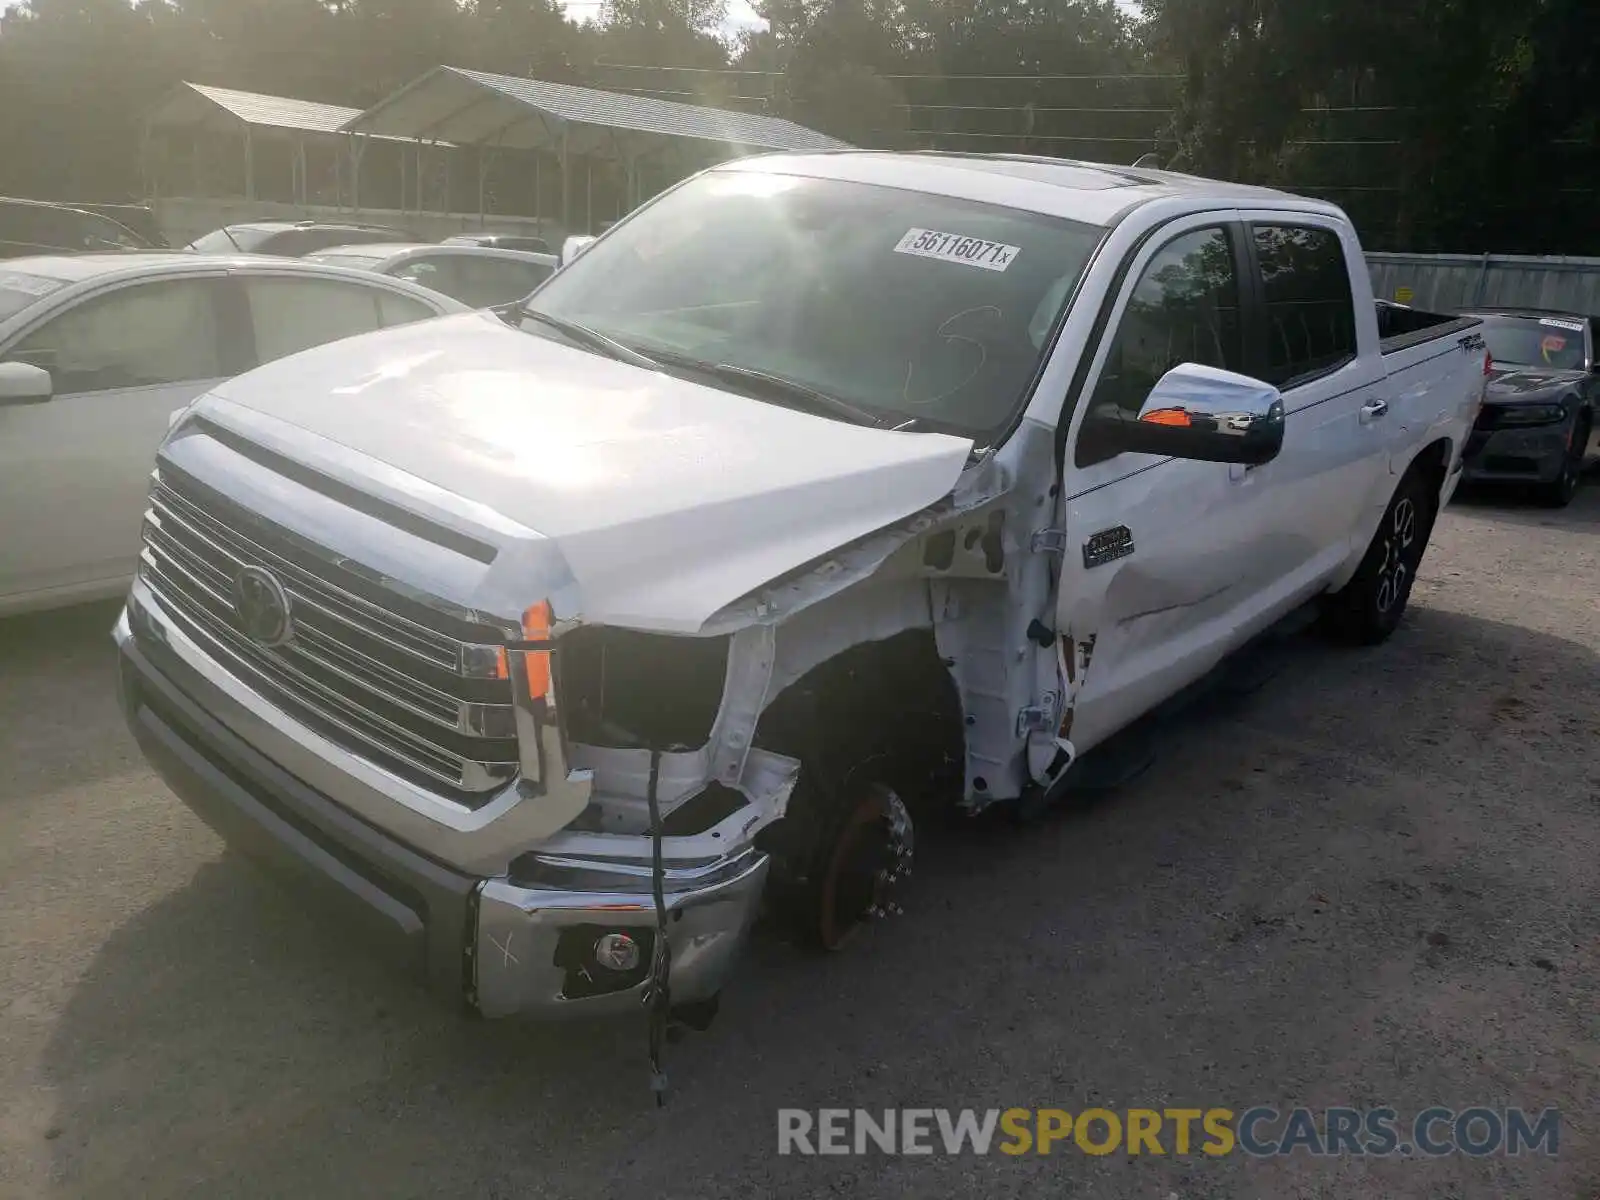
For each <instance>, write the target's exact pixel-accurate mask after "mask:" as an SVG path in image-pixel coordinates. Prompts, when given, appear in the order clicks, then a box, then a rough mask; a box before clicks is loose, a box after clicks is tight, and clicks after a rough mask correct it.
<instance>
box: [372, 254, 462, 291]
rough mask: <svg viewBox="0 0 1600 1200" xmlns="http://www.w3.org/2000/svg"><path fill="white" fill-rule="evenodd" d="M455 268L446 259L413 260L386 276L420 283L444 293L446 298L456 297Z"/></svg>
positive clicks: (402, 264)
mask: <svg viewBox="0 0 1600 1200" xmlns="http://www.w3.org/2000/svg"><path fill="white" fill-rule="evenodd" d="M454 266H455V264H454V263H453V262H452V261H450V260H449V259H445V258H439V257H432V258H413V259H409V260H407V261H406V262H403V263H401V264H400V265H399V266H398V267H395V268H394V269H393V270H391V271H388V272H386V274H389V275H393V276H394V277H395V278H396V279H407V280H410V281H411V282H412V283H420V284H421V285H422V286H423V287H425V288H432V289H433V290H434V291H436V292H443V293H444V294H445V295H446V296H453V295H455V270H454Z"/></svg>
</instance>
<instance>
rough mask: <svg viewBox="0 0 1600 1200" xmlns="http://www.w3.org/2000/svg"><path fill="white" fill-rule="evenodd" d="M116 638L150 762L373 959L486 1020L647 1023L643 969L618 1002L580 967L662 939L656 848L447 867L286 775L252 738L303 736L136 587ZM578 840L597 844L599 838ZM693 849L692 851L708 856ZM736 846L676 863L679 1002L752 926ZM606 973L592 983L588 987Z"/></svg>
mask: <svg viewBox="0 0 1600 1200" xmlns="http://www.w3.org/2000/svg"><path fill="white" fill-rule="evenodd" d="M135 624H137V625H138V627H139V630H140V632H139V636H135V635H134V625H135ZM114 638H115V641H116V643H117V647H118V660H119V673H120V681H121V686H120V691H121V698H122V703H123V708H124V712H125V714H126V717H127V721H128V725H129V727H130V729H131V730H132V731H133V733H134V735H135V737H136V738H137V739H138V741H139V743H140V747H141V749H142V750H143V751H144V753H145V756H146V757H147V758H148V759H149V761H150V762H151V764H152V765H153V766H154V767H155V768H156V769H157V770H158V771H159V772H160V773H161V775H162V777H163V778H164V779H165V780H166V781H167V783H168V784H169V786H171V787H172V789H173V791H174V792H175V793H176V794H177V795H178V796H179V797H180V798H181V799H182V800H183V801H184V802H185V803H186V804H188V805H189V807H190V808H192V809H193V810H194V811H195V812H196V813H197V814H198V815H200V816H201V818H202V819H203V820H205V821H206V822H207V823H208V824H209V825H211V826H212V827H213V828H215V829H216V830H217V831H218V832H219V833H220V834H222V835H223V837H224V838H226V839H227V840H228V842H229V843H230V844H231V845H235V846H237V847H238V848H239V849H241V850H243V851H245V852H246V853H247V854H250V855H251V856H252V857H253V858H255V859H257V860H258V861H261V862H262V863H263V864H264V865H266V866H268V867H269V868H271V869H275V870H278V871H280V872H286V873H287V874H289V875H290V876H292V877H293V879H294V880H295V887H294V890H295V892H296V894H298V895H303V896H305V897H307V898H309V897H311V896H313V895H315V896H319V897H325V898H329V899H331V900H333V901H334V902H335V904H336V905H337V906H338V907H340V908H341V909H342V910H343V911H345V912H346V913H349V914H350V915H352V916H353V917H354V918H355V919H356V920H357V922H359V923H360V924H361V925H362V926H363V927H364V928H365V930H366V931H367V933H368V935H369V936H368V937H367V938H366V940H367V941H368V943H369V944H371V945H372V946H373V947H374V948H377V949H386V950H388V951H390V952H391V956H392V957H398V958H399V959H400V960H402V961H403V962H404V963H405V964H406V965H407V966H408V967H411V968H413V969H416V970H420V971H421V973H422V974H423V975H425V976H426V978H427V979H428V980H429V982H430V984H431V985H432V986H433V987H434V989H435V990H436V991H438V992H440V993H441V994H444V995H447V996H451V997H453V998H455V999H456V1000H458V1001H460V1000H465V1001H466V1002H467V1003H468V1004H470V1005H472V1006H473V1007H476V1008H477V1009H478V1010H479V1011H480V1012H481V1013H483V1014H484V1015H486V1016H491V1017H501V1016H509V1015H512V1014H528V1015H532V1016H536V1017H546V1018H550V1017H559V1016H566V1015H574V1016H577V1015H595V1014H604V1013H618V1012H627V1011H637V1010H638V1009H639V1008H640V1006H641V1001H642V998H643V995H644V991H645V987H646V984H645V981H644V976H643V972H642V971H641V972H638V973H637V978H636V979H635V977H634V975H633V974H631V973H630V974H629V975H628V976H626V977H622V976H618V977H615V978H611V979H610V982H609V983H602V984H601V987H602V989H604V988H607V987H609V988H610V990H602V991H600V992H599V993H596V992H595V991H594V985H593V984H592V982H590V981H589V980H586V979H584V978H582V977H581V976H583V974H584V973H585V967H584V966H583V964H582V963H581V962H579V963H578V964H577V965H576V966H575V965H574V953H575V952H577V953H579V954H580V956H581V952H582V951H583V949H584V948H585V947H586V946H590V945H592V938H597V937H598V936H599V935H600V934H601V933H604V932H610V931H619V932H627V933H631V934H633V935H634V936H635V937H636V938H637V939H638V940H640V941H641V942H643V943H646V944H647V943H648V939H649V938H651V937H653V936H654V930H655V928H656V913H655V906H654V902H653V900H652V898H651V895H650V893H649V872H648V867H647V866H646V864H648V862H649V839H648V838H642V837H604V838H600V839H598V844H597V846H596V848H597V849H603V851H604V852H602V853H583V854H580V853H573V851H572V850H571V849H562V851H561V852H560V853H559V855H557V854H551V853H540V854H537V855H526V856H525V859H526V862H527V869H526V871H521V872H519V870H518V869H517V867H516V866H515V865H514V866H513V869H512V871H511V872H510V873H508V874H505V875H498V876H485V875H484V874H482V873H478V872H474V871H472V870H470V869H467V868H463V867H461V866H447V865H444V864H443V863H441V862H440V861H439V859H438V858H437V857H436V856H433V855H430V854H427V853H424V852H422V849H424V848H419V847H417V846H416V845H414V844H413V843H410V842H409V841H407V840H406V839H404V838H402V837H397V836H395V835H394V834H392V833H390V832H389V831H387V830H386V829H381V828H379V827H377V826H376V825H375V824H374V823H372V822H371V821H369V820H367V819H363V815H362V814H360V813H357V812H355V811H353V810H352V809H351V808H350V807H348V806H346V805H343V804H340V803H337V802H336V801H335V800H334V799H332V798H331V797H330V795H329V794H328V792H327V791H326V790H324V789H323V788H321V787H319V782H320V781H321V780H320V778H308V777H307V774H306V773H302V772H300V771H298V770H296V771H291V770H289V769H287V768H288V764H286V763H284V762H282V761H280V760H279V758H278V757H277V756H276V755H274V754H272V753H271V743H268V744H263V743H262V740H258V739H257V738H255V737H254V736H250V735H251V734H253V733H254V731H255V730H256V729H257V728H258V726H257V724H256V722H258V721H260V720H262V719H264V717H272V718H273V729H274V731H275V733H276V734H277V735H278V736H280V737H282V736H291V735H293V734H294V733H295V732H296V727H295V725H294V722H292V721H291V720H289V719H288V718H287V717H286V716H284V714H281V713H276V711H275V710H270V709H269V710H268V711H267V712H266V713H265V714H263V713H262V712H261V711H260V710H259V709H258V708H256V707H253V706H252V707H249V708H241V706H240V697H239V696H238V695H237V694H236V693H237V681H236V680H233V679H232V678H231V677H230V676H228V675H227V673H226V672H224V671H222V670H221V668H220V667H218V666H217V665H216V664H214V663H211V662H210V661H209V660H207V659H205V658H204V656H202V655H198V652H197V650H196V648H195V647H194V646H193V645H192V644H190V645H189V646H187V647H185V646H183V645H182V634H181V633H180V632H179V631H177V630H176V629H173V628H169V627H166V626H165V624H164V622H163V621H162V619H161V616H160V614H159V612H158V611H156V610H155V609H154V608H153V607H152V604H151V601H150V599H149V597H148V596H146V597H144V598H143V599H141V597H140V596H139V589H138V587H137V586H136V588H135V592H134V594H133V596H132V597H130V602H129V607H128V608H127V609H126V610H124V612H123V614H122V616H121V617H120V618H119V620H118V622H117V625H116V628H115V630H114ZM230 685H232V686H230ZM230 718H235V719H237V720H238V721H239V724H237V725H236V724H235V723H234V719H230ZM305 732H306V734H307V735H308V738H309V737H314V735H310V731H305ZM301 744H302V745H305V744H307V743H305V742H302V743H301ZM352 782H353V781H352ZM568 841H569V842H571V843H573V844H575V845H579V846H583V845H588V844H592V843H596V842H597V839H594V838H585V837H582V836H578V837H575V838H569V839H568ZM669 841H672V842H677V841H680V839H669ZM681 841H682V842H685V843H691V844H692V845H693V847H694V848H695V849H696V850H698V849H700V848H702V847H703V846H704V844H705V843H704V840H703V839H681ZM729 841H734V839H729ZM560 844H561V840H560V839H557V840H556V842H554V843H549V842H547V843H546V845H560ZM722 844H724V845H726V844H729V843H728V842H723V843H722ZM735 844H741V845H742V847H743V848H742V849H740V850H738V851H737V852H735V853H733V854H728V855H724V856H701V857H693V856H686V855H685V854H684V853H681V852H679V853H675V854H673V855H672V856H671V857H670V858H669V859H668V863H669V867H670V869H669V871H668V872H667V884H666V907H667V909H668V910H669V920H668V925H667V928H668V936H669V939H670V942H671V947H672V977H671V982H672V993H673V998H674V1000H675V1001H676V1002H680V1003H692V1002H694V1001H697V1000H704V999H709V998H710V997H711V996H713V995H715V994H716V993H717V992H718V991H719V990H720V989H721V987H722V984H723V982H724V980H725V978H726V976H727V974H728V973H729V971H730V969H731V967H732V966H733V963H734V961H735V960H736V959H737V957H738V953H739V951H740V949H741V947H742V946H743V944H744V942H745V940H746V938H747V936H748V933H749V930H750V927H751V925H752V923H753V921H754V918H755V915H756V912H757V910H758V907H759V904H760V899H761V894H762V889H763V887H764V885H765V882H766V874H767V859H766V856H765V855H763V854H760V853H759V852H757V851H755V850H753V849H751V848H749V846H748V843H747V842H745V843H737V842H736V843H735ZM541 849H543V847H541ZM520 861H522V860H519V862H520ZM575 972H577V973H578V974H576V975H575ZM594 974H595V973H594V972H588V975H589V977H590V979H591V980H592V977H593V975H594ZM601 976H602V978H603V979H604V978H606V977H604V976H603V973H601ZM575 983H576V984H577V985H578V986H576V987H575V986H574V984H575ZM613 985H614V986H613Z"/></svg>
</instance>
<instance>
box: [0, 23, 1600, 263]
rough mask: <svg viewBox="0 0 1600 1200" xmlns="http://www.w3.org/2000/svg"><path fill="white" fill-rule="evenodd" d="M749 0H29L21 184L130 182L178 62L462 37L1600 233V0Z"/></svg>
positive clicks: (369, 48) (1562, 239)
mask: <svg viewBox="0 0 1600 1200" xmlns="http://www.w3.org/2000/svg"><path fill="white" fill-rule="evenodd" d="M756 7H757V8H758V10H759V11H760V12H761V14H762V15H763V16H764V17H765V18H766V19H767V20H768V21H769V22H770V25H771V28H770V29H769V30H765V31H751V32H746V33H744V34H743V35H741V36H738V37H735V36H733V35H732V34H731V33H730V31H729V29H728V28H727V26H726V17H727V13H728V4H727V0H605V3H604V4H603V5H595V4H590V5H589V6H587V7H581V8H578V9H575V10H573V11H574V12H576V13H578V14H579V15H587V16H589V17H591V18H594V19H593V20H591V21H590V22H589V23H586V24H582V25H580V24H576V23H574V21H573V20H572V19H571V18H570V17H569V16H568V13H567V10H566V9H564V8H563V6H562V5H561V4H560V3H559V2H558V0H135V2H134V3H131V4H130V3H128V2H127V0H27V3H25V4H23V5H22V6H20V7H14V8H12V9H10V10H8V11H6V12H5V13H4V15H0V162H4V163H5V164H6V172H5V182H4V185H3V188H0V190H5V191H8V192H20V193H23V194H33V195H43V196H57V197H63V198H67V197H70V198H75V199H83V200H93V199H100V200H120V199H130V198H134V197H135V196H136V195H137V192H138V189H139V178H138V163H137V145H138V139H137V128H138V123H137V122H138V116H139V114H140V113H141V112H143V111H145V110H147V109H148V108H149V107H150V106H152V105H153V104H154V103H156V102H157V101H158V100H159V99H160V98H161V97H162V96H163V95H164V94H165V93H166V91H167V90H168V89H170V88H171V87H172V86H173V85H174V84H175V83H177V82H178V81H179V80H182V79H191V80H195V81H197V82H203V83H215V84H221V85H223V86H228V87H236V88H243V89H246V90H252V91H262V92H268V93H274V94H278V95H288V96H299V97H304V98H306V99H315V100H323V101H327V102H330V103H336V104H348V105H353V106H357V107H365V106H367V105H369V104H371V103H373V102H374V101H376V100H378V99H380V98H382V97H383V96H385V95H387V94H388V93H389V92H391V91H393V90H394V89H396V88H398V87H399V86H401V85H402V84H404V83H405V82H407V81H408V80H410V79H412V78H415V77H416V76H417V75H420V74H421V73H422V72H423V71H425V70H426V69H427V68H429V67H431V66H433V65H435V64H437V63H441V62H448V63H452V64H455V65H460V66H466V67H477V68H480V69H484V70H491V71H500V72H504V73H508V74H517V75H532V76H536V77H540V78H547V79H557V80H564V81H569V82H585V83H591V84H593V85H595V86H600V87H607V86H610V87H627V88H629V89H630V90H639V91H647V92H651V93H654V94H658V95H668V96H675V97H678V98H685V99H700V100H702V101H705V102H711V103H726V104H730V105H734V106H740V107H746V108H754V109H757V110H760V111H767V112H773V113H777V114H779V115H784V116H789V117H792V118H794V119H796V120H798V121H801V122H803V123H805V124H809V125H813V126H815V127H817V128H821V129H824V130H826V131H828V132H830V133H834V134H836V135H838V136H841V137H843V138H845V139H847V140H850V141H852V142H856V143H858V144H862V145H883V146H933V147H938V148H942V149H961V150H982V151H991V150H992V151H1021V152H1029V153H1043V154H1054V155H1060V156H1070V157H1097V158H1104V159H1107V160H1110V161H1121V162H1130V161H1132V160H1133V159H1135V158H1137V157H1139V156H1140V155H1141V154H1143V153H1144V152H1146V151H1148V150H1151V149H1155V148H1156V147H1157V142H1158V141H1159V143H1160V152H1161V155H1162V157H1164V158H1166V159H1169V160H1171V161H1173V162H1174V164H1175V165H1177V166H1180V167H1182V168H1183V169H1187V170H1193V171H1197V172H1202V173H1207V174H1213V175H1217V176H1220V177H1223V178H1228V179H1239V180H1247V181H1254V182H1264V183H1270V184H1275V185H1279V186H1285V187H1289V188H1293V189H1295V190H1300V191H1307V192H1312V193H1315V194H1324V195H1327V196H1329V197H1330V198H1332V199H1334V200H1336V201H1338V202H1340V203H1341V204H1343V205H1344V206H1345V207H1346V208H1347V209H1348V210H1350V211H1351V213H1352V215H1353V216H1355V217H1356V219H1357V220H1358V222H1359V223H1360V224H1361V225H1362V227H1363V230H1364V232H1365V233H1366V235H1367V236H1368V239H1369V240H1370V241H1371V242H1372V243H1374V244H1376V245H1380V246H1382V245H1388V246H1391V247H1394V248H1405V249H1419V250H1427V249H1446V250H1469V251H1478V250H1485V249H1494V250H1499V251H1532V252H1551V253H1583V252H1587V253H1600V221H1596V220H1595V219H1594V218H1593V216H1592V215H1591V214H1592V212H1593V211H1594V209H1595V208H1596V207H1597V203H1600V155H1597V152H1596V147H1597V139H1600V53H1597V47H1600V4H1597V3H1596V2H1595V0H1517V2H1514V3H1507V2H1506V0H1143V3H1142V12H1143V20H1140V21H1138V22H1135V21H1134V20H1133V19H1131V18H1130V17H1129V16H1128V15H1127V13H1126V12H1125V11H1124V10H1123V8H1122V7H1121V6H1119V4H1118V3H1116V2H1115V0H760V2H759V3H758V4H757V5H756ZM664 68H678V70H673V71H667V70H664ZM682 68H690V70H687V71H685V70H682ZM728 68H737V69H739V70H740V71H742V72H745V73H742V74H741V73H733V72H730V71H729V70H727V69H728ZM1169 111H1170V119H1169V117H1168V116H1166V115H1163V114H1166V113H1168V112H1169Z"/></svg>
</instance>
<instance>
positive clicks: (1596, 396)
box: [1466, 308, 1600, 508]
mask: <svg viewBox="0 0 1600 1200" xmlns="http://www.w3.org/2000/svg"><path fill="white" fill-rule="evenodd" d="M1466 311H1467V314H1468V315H1469V316H1474V317H1477V318H1479V319H1480V320H1481V321H1482V322H1483V336H1484V340H1485V341H1486V342H1487V343H1488V345H1489V352H1490V354H1491V355H1493V357H1494V370H1493V371H1492V372H1491V374H1490V377H1489V389H1488V392H1487V394H1486V395H1485V397H1484V405H1483V412H1482V413H1480V414H1479V416H1478V421H1477V424H1476V426H1475V427H1474V429H1473V431H1472V437H1471V439H1470V440H1469V441H1468V442H1467V478H1468V479H1469V480H1472V481H1474V482H1492V483H1521V484H1532V485H1533V487H1534V489H1535V494H1536V495H1537V496H1538V497H1539V498H1540V500H1541V501H1542V502H1543V503H1545V504H1548V505H1550V506H1551V507H1553V508H1565V507H1566V506H1567V505H1568V504H1571V503H1572V499H1573V497H1574V496H1576V495H1577V493H1578V487H1579V485H1580V484H1581V482H1582V480H1583V464H1584V460H1585V458H1586V457H1587V455H1588V451H1589V441H1590V438H1591V436H1592V434H1593V433H1594V428H1595V411H1596V409H1597V408H1600V361H1597V359H1596V345H1595V323H1596V319H1595V318H1594V317H1592V316H1589V315H1587V314H1585V313H1570V312H1551V311H1546V310H1543V309H1531V308H1474V309H1469V310H1466Z"/></svg>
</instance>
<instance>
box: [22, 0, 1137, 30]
mask: <svg viewBox="0 0 1600 1200" xmlns="http://www.w3.org/2000/svg"><path fill="white" fill-rule="evenodd" d="M5 3H6V0H0V7H4V6H5ZM562 3H564V4H565V5H566V6H567V11H568V12H569V13H571V14H572V16H573V18H574V19H575V20H579V21H583V20H587V19H588V18H589V17H592V16H594V15H595V14H597V13H598V12H599V11H600V6H601V4H602V3H604V0H562ZM1117 7H1118V8H1120V9H1122V10H1123V11H1124V12H1126V13H1127V14H1129V15H1130V16H1135V17H1136V16H1138V15H1139V0H1117ZM760 24H762V21H761V18H760V17H758V16H756V13H755V9H753V8H751V7H750V0H728V30H729V32H736V31H738V30H740V29H748V28H750V27H751V26H752V25H760Z"/></svg>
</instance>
